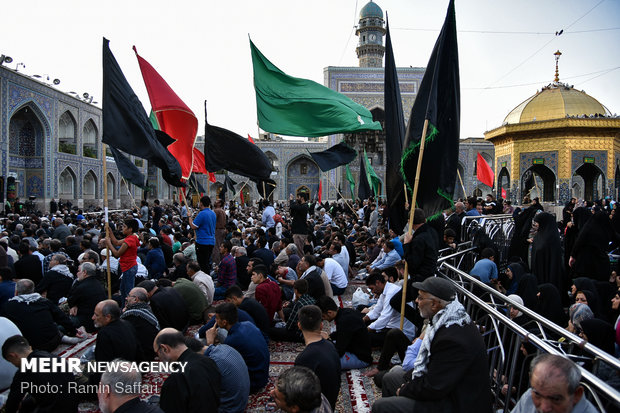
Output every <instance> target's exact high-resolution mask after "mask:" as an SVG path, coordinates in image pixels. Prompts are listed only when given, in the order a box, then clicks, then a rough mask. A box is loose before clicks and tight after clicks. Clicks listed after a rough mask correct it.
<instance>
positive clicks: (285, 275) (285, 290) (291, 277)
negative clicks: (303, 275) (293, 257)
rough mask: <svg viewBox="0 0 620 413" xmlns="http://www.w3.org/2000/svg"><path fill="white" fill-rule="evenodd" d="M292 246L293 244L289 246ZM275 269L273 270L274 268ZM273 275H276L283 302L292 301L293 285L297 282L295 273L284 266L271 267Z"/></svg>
mask: <svg viewBox="0 0 620 413" xmlns="http://www.w3.org/2000/svg"><path fill="white" fill-rule="evenodd" d="M290 245H293V244H290ZM274 267H275V268H274ZM272 268H273V273H274V274H275V275H276V280H277V281H278V283H280V286H281V287H282V296H283V297H284V299H285V300H288V301H290V300H292V299H293V284H294V283H295V281H297V273H296V272H295V270H294V269H292V268H291V267H287V266H286V264H285V265H278V266H277V267H276V266H275V264H274V266H272Z"/></svg>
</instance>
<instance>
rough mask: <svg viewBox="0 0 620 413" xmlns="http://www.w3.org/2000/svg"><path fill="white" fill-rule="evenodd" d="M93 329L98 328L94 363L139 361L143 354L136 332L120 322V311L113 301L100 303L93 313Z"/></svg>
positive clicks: (122, 321) (125, 322) (127, 323)
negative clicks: (119, 360) (118, 360)
mask: <svg viewBox="0 0 620 413" xmlns="http://www.w3.org/2000/svg"><path fill="white" fill-rule="evenodd" d="M93 321H94V325H95V328H98V329H99V331H98V332H97V343H96V346H95V360H96V361H112V360H114V359H115V358H122V359H124V360H129V361H141V360H142V359H143V352H142V347H141V346H140V343H139V342H138V339H137V336H136V330H135V329H134V328H133V326H132V324H131V323H130V322H128V321H126V320H121V309H120V307H119V306H118V303H117V302H116V301H114V300H104V301H101V302H100V303H99V304H97V306H96V307H95V312H94V313H93Z"/></svg>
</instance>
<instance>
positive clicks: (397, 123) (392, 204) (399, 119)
mask: <svg viewBox="0 0 620 413" xmlns="http://www.w3.org/2000/svg"><path fill="white" fill-rule="evenodd" d="M386 17H387V16H386ZM386 31H387V35H386V40H385V85H384V93H385V94H384V105H385V157H386V166H385V191H386V195H387V202H388V206H389V207H388V215H389V217H388V218H389V227H390V228H391V229H393V230H394V232H396V233H397V234H400V233H402V231H403V228H404V226H405V223H406V222H407V221H406V220H407V217H406V213H405V187H404V182H403V176H402V175H401V173H400V159H401V157H402V153H403V140H404V139H405V118H404V116H403V104H402V101H401V99H400V87H399V85H398V74H397V73H396V64H395V62H394V51H393V50H392V38H391V36H390V23H389V21H388V23H387V24H386Z"/></svg>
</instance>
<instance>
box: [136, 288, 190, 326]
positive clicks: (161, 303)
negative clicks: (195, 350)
mask: <svg viewBox="0 0 620 413" xmlns="http://www.w3.org/2000/svg"><path fill="white" fill-rule="evenodd" d="M138 287H142V288H144V289H145V290H146V292H147V294H148V295H149V304H150V305H151V310H153V314H155V317H157V321H159V327H160V328H166V327H172V328H174V329H177V330H179V331H183V330H185V328H186V327H187V325H188V322H189V313H188V311H187V306H186V305H185V301H184V300H183V297H181V294H179V292H178V291H176V290H175V289H174V288H172V287H158V286H157V284H155V281H153V280H146V281H142V282H141V283H140V284H138Z"/></svg>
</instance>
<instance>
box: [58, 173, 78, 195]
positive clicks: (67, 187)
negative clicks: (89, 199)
mask: <svg viewBox="0 0 620 413" xmlns="http://www.w3.org/2000/svg"><path fill="white" fill-rule="evenodd" d="M76 188H77V179H75V174H74V173H73V171H72V170H71V168H69V167H67V168H65V169H64V170H63V171H62V172H61V174H60V177H58V197H59V198H60V199H65V200H70V201H71V202H72V203H73V202H75V199H76V197H75V193H76V192H77V191H76Z"/></svg>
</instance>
